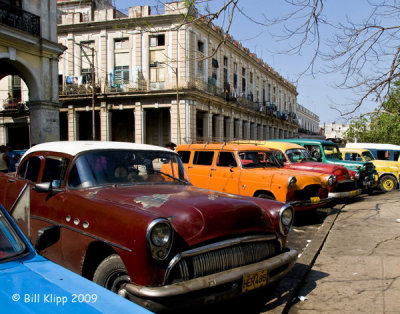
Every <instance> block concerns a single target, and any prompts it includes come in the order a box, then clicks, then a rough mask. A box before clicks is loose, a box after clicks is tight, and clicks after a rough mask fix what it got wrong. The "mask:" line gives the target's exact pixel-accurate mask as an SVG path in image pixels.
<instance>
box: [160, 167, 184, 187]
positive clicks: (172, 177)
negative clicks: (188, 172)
mask: <svg viewBox="0 0 400 314" xmlns="http://www.w3.org/2000/svg"><path fill="white" fill-rule="evenodd" d="M152 171H153V172H155V173H159V174H162V175H164V176H167V177H168V178H171V179H174V180H175V181H178V182H180V183H184V184H188V183H189V182H188V181H186V180H183V179H180V178H177V177H174V176H171V175H170V174H168V173H165V172H162V171H159V170H154V169H153V170H152Z"/></svg>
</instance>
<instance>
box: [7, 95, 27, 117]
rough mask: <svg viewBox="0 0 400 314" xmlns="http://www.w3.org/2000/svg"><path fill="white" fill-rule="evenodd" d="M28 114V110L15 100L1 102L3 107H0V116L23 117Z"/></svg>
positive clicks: (23, 104) (24, 105)
mask: <svg viewBox="0 0 400 314" xmlns="http://www.w3.org/2000/svg"><path fill="white" fill-rule="evenodd" d="M28 112H29V108H28V107H27V106H26V104H25V103H23V102H20V101H19V100H17V99H5V100H3V107H1V106H0V116H9V117H11V116H18V115H21V114H22V115H25V114H27V113H28Z"/></svg>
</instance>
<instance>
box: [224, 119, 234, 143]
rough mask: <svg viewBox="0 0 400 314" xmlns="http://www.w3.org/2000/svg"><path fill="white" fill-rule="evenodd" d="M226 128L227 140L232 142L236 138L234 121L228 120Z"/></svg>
mask: <svg viewBox="0 0 400 314" xmlns="http://www.w3.org/2000/svg"><path fill="white" fill-rule="evenodd" d="M225 128H226V137H227V138H226V140H228V141H231V140H233V138H234V130H233V119H232V118H226V119H225Z"/></svg>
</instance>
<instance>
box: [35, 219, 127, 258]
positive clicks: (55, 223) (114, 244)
mask: <svg viewBox="0 0 400 314" xmlns="http://www.w3.org/2000/svg"><path fill="white" fill-rule="evenodd" d="M31 219H37V220H41V221H44V222H48V223H51V224H53V225H57V226H60V227H62V228H65V229H68V230H71V231H75V232H77V233H80V234H83V235H85V236H88V237H90V238H93V239H96V240H99V241H102V242H104V243H107V244H109V245H111V246H115V247H117V248H119V249H121V250H124V251H127V252H132V250H131V249H129V248H127V247H125V246H122V245H119V244H117V243H114V242H111V241H108V240H106V239H103V238H100V237H98V236H95V235H93V234H90V233H87V232H84V231H81V230H79V229H76V228H72V227H70V226H67V225H63V224H58V223H57V222H55V221H52V220H50V219H47V218H43V217H39V216H31Z"/></svg>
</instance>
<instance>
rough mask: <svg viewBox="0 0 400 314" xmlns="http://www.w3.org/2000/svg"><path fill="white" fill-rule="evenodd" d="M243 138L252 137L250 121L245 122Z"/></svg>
mask: <svg viewBox="0 0 400 314" xmlns="http://www.w3.org/2000/svg"><path fill="white" fill-rule="evenodd" d="M243 139H244V140H249V139H250V122H249V121H244V122H243Z"/></svg>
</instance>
